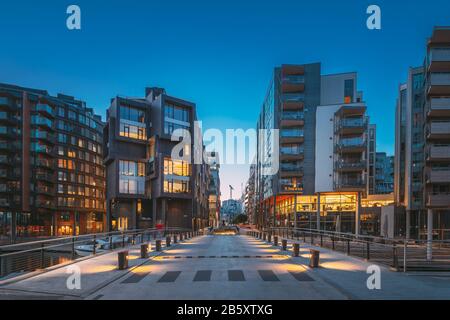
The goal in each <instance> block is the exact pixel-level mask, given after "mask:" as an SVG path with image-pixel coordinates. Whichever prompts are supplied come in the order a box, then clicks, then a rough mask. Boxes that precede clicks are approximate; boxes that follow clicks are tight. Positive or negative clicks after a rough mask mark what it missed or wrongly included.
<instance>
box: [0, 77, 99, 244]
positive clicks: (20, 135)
mask: <svg viewBox="0 0 450 320" xmlns="http://www.w3.org/2000/svg"><path fill="white" fill-rule="evenodd" d="M103 126H104V124H103V122H102V121H101V117H100V116H98V115H96V114H94V111H93V109H91V108H88V107H87V106H86V103H85V102H83V101H79V100H76V99H75V98H74V97H71V96H67V95H62V94H58V95H57V96H51V95H50V94H49V93H48V92H47V91H45V90H37V89H30V88H23V87H19V86H14V85H7V84H0V236H2V237H3V238H7V239H9V240H12V241H13V242H14V241H16V240H21V239H22V240H26V239H27V238H30V237H48V236H66V235H79V234H85V233H93V232H102V231H104V230H105V223H106V219H105V172H104V168H103V165H102V157H103V146H102V141H103Z"/></svg>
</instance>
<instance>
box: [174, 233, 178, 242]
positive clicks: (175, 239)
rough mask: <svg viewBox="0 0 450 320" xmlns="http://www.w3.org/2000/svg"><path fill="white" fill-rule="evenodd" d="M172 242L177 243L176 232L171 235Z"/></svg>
mask: <svg viewBox="0 0 450 320" xmlns="http://www.w3.org/2000/svg"><path fill="white" fill-rule="evenodd" d="M173 243H178V237H177V235H176V234H174V235H173Z"/></svg>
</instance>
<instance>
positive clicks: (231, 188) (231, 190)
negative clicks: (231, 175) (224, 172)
mask: <svg viewBox="0 0 450 320" xmlns="http://www.w3.org/2000/svg"><path fill="white" fill-rule="evenodd" d="M233 190H234V188H233V186H232V185H230V200H231V199H233Z"/></svg>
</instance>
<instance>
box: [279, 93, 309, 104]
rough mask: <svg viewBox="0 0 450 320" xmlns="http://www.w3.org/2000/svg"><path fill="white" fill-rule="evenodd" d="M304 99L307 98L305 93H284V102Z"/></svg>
mask: <svg viewBox="0 0 450 320" xmlns="http://www.w3.org/2000/svg"><path fill="white" fill-rule="evenodd" d="M304 99H305V95H304V94H298V93H285V94H283V102H303V101H304Z"/></svg>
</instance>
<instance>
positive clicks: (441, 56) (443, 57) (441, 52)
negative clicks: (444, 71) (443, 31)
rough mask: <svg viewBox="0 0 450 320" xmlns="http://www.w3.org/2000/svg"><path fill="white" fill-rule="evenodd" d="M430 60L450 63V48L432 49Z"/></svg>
mask: <svg viewBox="0 0 450 320" xmlns="http://www.w3.org/2000/svg"><path fill="white" fill-rule="evenodd" d="M430 60H431V61H435V62H443V61H450V49H449V48H433V49H431V52H430Z"/></svg>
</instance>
